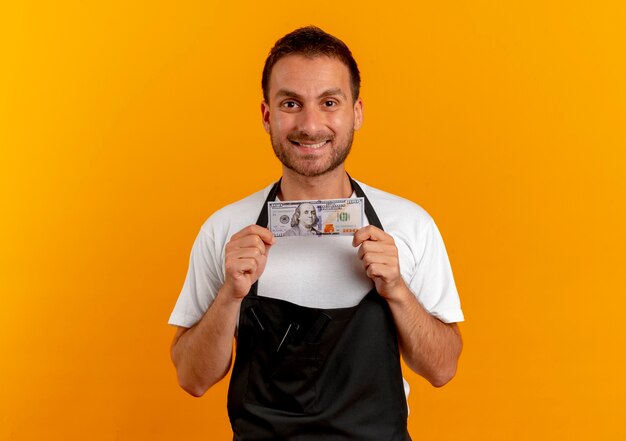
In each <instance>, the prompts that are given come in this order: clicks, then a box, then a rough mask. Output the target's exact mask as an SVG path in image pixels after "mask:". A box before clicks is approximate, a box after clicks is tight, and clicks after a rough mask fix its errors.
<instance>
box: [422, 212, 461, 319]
mask: <svg viewBox="0 0 626 441" xmlns="http://www.w3.org/2000/svg"><path fill="white" fill-rule="evenodd" d="M419 236H420V242H422V245H423V246H422V247H421V250H422V252H421V255H417V256H415V258H416V260H417V265H416V267H415V270H414V272H413V276H412V277H411V280H410V281H409V287H410V289H411V290H412V291H413V292H414V293H415V294H416V296H417V298H418V299H419V301H420V303H421V304H422V305H423V306H424V308H426V309H427V310H428V311H429V312H430V313H431V314H432V315H434V316H435V317H437V318H438V319H439V320H441V321H442V322H444V323H455V322H462V321H463V320H464V316H463V311H462V310H461V302H460V300H459V294H458V292H457V289H456V285H455V283H454V276H453V275H452V268H451V267H450V261H449V259H448V253H447V252H446V247H445V245H444V243H443V238H442V237H441V234H440V232H439V229H438V228H437V226H436V225H435V222H434V221H433V220H432V218H429V219H428V222H427V223H426V224H425V225H424V226H423V228H422V229H421V230H420V231H419Z"/></svg>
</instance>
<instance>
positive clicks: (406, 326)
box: [388, 285, 463, 387]
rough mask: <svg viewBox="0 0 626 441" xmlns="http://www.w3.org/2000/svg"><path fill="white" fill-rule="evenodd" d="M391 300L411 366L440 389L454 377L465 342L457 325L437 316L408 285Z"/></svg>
mask: <svg viewBox="0 0 626 441" xmlns="http://www.w3.org/2000/svg"><path fill="white" fill-rule="evenodd" d="M400 289H401V290H402V291H401V292H400V293H399V295H397V296H394V297H393V298H391V299H388V304H389V307H390V309H391V313H392V315H393V318H394V321H395V324H396V329H397V330H398V342H399V345H400V351H401V353H402V357H403V358H404V361H405V362H406V364H407V366H408V367H409V368H411V369H412V370H413V371H415V372H416V373H418V374H419V375H421V376H423V377H424V378H426V379H427V380H428V381H429V382H430V383H431V384H432V385H433V386H436V387H440V386H443V385H444V384H446V383H447V382H448V381H450V380H451V379H452V377H454V375H455V373H456V367H457V363H458V359H459V356H460V355H461V349H462V347H463V342H462V340H461V334H460V332H459V330H458V327H457V325H456V324H446V323H443V322H441V321H440V320H438V319H437V318H435V317H433V316H432V315H430V314H429V313H428V311H426V309H424V307H423V306H422V305H421V304H420V303H419V301H418V300H417V298H416V297H415V295H414V294H413V293H412V292H411V291H410V290H409V288H408V287H407V286H406V285H404V286H402V287H401V288H400Z"/></svg>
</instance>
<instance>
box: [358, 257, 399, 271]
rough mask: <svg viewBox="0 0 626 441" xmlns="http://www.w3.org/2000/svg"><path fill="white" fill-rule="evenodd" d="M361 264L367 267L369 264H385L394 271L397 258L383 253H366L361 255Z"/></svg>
mask: <svg viewBox="0 0 626 441" xmlns="http://www.w3.org/2000/svg"><path fill="white" fill-rule="evenodd" d="M362 260H363V266H364V267H365V269H367V268H368V267H369V266H371V265H387V266H389V267H390V268H393V270H394V271H396V268H397V265H398V258H397V257H396V256H390V255H388V254H384V253H368V254H366V255H365V256H363V259H362Z"/></svg>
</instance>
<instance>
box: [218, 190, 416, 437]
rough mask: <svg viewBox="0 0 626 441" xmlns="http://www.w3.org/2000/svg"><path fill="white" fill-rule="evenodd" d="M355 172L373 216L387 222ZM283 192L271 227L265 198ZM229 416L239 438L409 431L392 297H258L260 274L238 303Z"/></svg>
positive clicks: (398, 434) (263, 223)
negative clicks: (348, 300)
mask: <svg viewBox="0 0 626 441" xmlns="http://www.w3.org/2000/svg"><path fill="white" fill-rule="evenodd" d="M350 181H351V183H352V188H353V189H354V191H355V192H356V194H357V196H358V197H363V198H365V214H366V215H367V218H368V220H369V222H370V224H372V225H374V226H376V227H378V228H380V229H382V225H381V223H380V220H379V219H378V216H377V215H376V213H375V212H374V209H373V207H372V205H371V204H370V202H369V200H368V199H367V197H366V196H365V194H364V193H363V190H362V189H361V187H360V186H359V185H358V184H357V183H356V182H355V181H354V180H352V179H350ZM279 191H280V181H278V182H277V183H276V184H275V185H274V187H273V188H272V190H271V191H270V194H269V195H268V197H267V200H266V201H265V204H264V205H263V209H262V210H261V214H260V215H259V219H258V220H257V224H258V225H260V226H262V227H267V220H268V214H267V202H269V201H274V200H275V199H276V195H277V194H278V192H279ZM288 270H289V269H288V268H285V271H288ZM338 295H341V293H338ZM228 415H229V418H230V422H231V425H232V429H233V434H234V437H233V439H234V440H236V441H248V440H250V441H252V440H254V441H262V440H268V441H269V440H272V441H275V440H290V441H324V440H329V441H331V440H332V441H339V440H357V441H369V440H371V441H407V440H410V439H411V438H410V437H409V434H408V431H407V405H406V397H405V394H404V385H403V382H402V371H401V366H400V353H399V350H398V339H397V335H396V328H395V325H394V321H393V317H392V316H391V312H390V310H389V306H388V305H387V302H386V301H385V300H384V299H383V298H382V297H381V296H380V295H379V294H378V293H377V292H376V288H373V289H372V290H371V291H370V292H369V293H368V294H367V295H366V296H365V298H364V299H363V300H362V301H361V302H360V303H359V304H358V305H357V306H354V307H349V308H336V309H318V308H308V307H303V306H299V305H296V304H294V303H291V302H287V301H284V300H279V299H272V298H268V297H260V296H258V295H257V283H256V282H255V283H254V285H252V287H251V289H250V292H249V293H248V295H247V296H246V297H245V298H244V299H243V301H242V303H241V310H240V316H239V334H238V339H237V353H236V357H235V365H234V367H233V372H232V376H231V380H230V387H229V389H228Z"/></svg>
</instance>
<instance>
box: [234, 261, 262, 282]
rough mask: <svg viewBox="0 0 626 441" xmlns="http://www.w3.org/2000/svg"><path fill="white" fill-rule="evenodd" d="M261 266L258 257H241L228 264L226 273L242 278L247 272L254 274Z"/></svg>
mask: <svg viewBox="0 0 626 441" xmlns="http://www.w3.org/2000/svg"><path fill="white" fill-rule="evenodd" d="M258 267H259V263H258V262H257V261H256V259H251V258H247V259H246V258H240V259H233V260H232V261H230V262H228V263H227V264H226V273H227V274H229V275H231V276H232V277H233V278H235V279H240V278H241V277H242V276H244V275H246V274H254V273H255V272H256V270H257V268H258Z"/></svg>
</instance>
